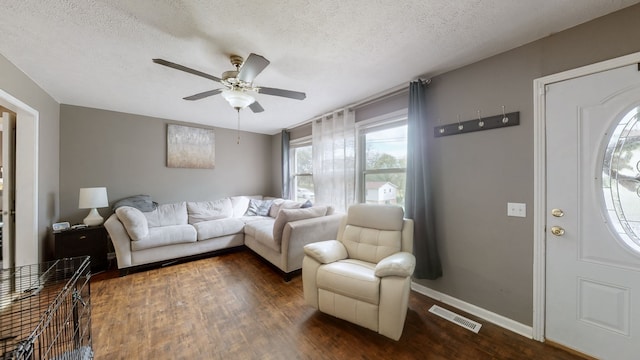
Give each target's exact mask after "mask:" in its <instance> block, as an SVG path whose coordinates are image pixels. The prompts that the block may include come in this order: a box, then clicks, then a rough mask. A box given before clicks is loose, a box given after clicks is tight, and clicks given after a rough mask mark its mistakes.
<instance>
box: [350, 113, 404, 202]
mask: <svg viewBox="0 0 640 360" xmlns="http://www.w3.org/2000/svg"><path fill="white" fill-rule="evenodd" d="M407 120H408V110H407V109H403V110H399V111H395V112H393V113H390V114H386V115H383V116H378V117H376V118H372V119H368V120H364V121H360V122H358V123H356V131H357V145H356V146H357V147H356V154H357V155H356V171H357V175H356V200H357V201H358V202H359V203H366V201H367V199H366V197H367V189H366V181H365V179H366V176H367V175H373V174H395V173H402V172H403V173H404V174H405V181H406V174H407V168H406V166H405V167H404V168H386V169H367V144H366V135H367V134H368V133H371V132H376V131H381V130H385V129H391V128H395V127H399V126H405V125H407ZM407 152H408V149H407ZM405 186H406V183H405Z"/></svg>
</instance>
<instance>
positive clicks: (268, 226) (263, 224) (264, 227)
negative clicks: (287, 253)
mask: <svg viewBox="0 0 640 360" xmlns="http://www.w3.org/2000/svg"><path fill="white" fill-rule="evenodd" d="M274 222H275V220H274V219H273V218H264V219H263V220H261V221H252V222H249V223H247V224H246V225H245V226H244V233H245V236H250V237H252V238H254V239H255V240H256V241H257V242H259V243H261V244H263V245H265V246H268V247H269V248H271V249H273V250H275V251H277V252H280V242H278V243H276V242H275V241H274V240H273V223H274Z"/></svg>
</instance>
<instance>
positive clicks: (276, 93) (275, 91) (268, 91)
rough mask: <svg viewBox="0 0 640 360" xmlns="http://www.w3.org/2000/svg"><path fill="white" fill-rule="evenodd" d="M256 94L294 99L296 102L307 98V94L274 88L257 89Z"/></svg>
mask: <svg viewBox="0 0 640 360" xmlns="http://www.w3.org/2000/svg"><path fill="white" fill-rule="evenodd" d="M258 93H260V94H267V95H274V96H282V97H286V98H290V99H296V100H304V99H305V98H306V97H307V94H305V93H303V92H299V91H291V90H283V89H276V88H270V87H259V88H258Z"/></svg>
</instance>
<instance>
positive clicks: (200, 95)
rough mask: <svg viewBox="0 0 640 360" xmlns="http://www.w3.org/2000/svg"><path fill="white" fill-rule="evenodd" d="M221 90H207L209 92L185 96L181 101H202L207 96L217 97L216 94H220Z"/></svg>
mask: <svg viewBox="0 0 640 360" xmlns="http://www.w3.org/2000/svg"><path fill="white" fill-rule="evenodd" d="M222 90H223V89H215V90H209V91H205V92H201V93H199V94H195V95H191V96H187V97H185V98H183V99H185V100H200V99H204V98H206V97H209V96H213V95H218V94H220V93H221V92H222Z"/></svg>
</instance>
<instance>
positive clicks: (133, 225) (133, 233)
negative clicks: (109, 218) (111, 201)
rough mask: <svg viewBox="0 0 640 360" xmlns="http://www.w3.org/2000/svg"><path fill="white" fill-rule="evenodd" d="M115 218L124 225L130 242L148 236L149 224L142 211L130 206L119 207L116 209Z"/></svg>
mask: <svg viewBox="0 0 640 360" xmlns="http://www.w3.org/2000/svg"><path fill="white" fill-rule="evenodd" d="M116 216H118V219H120V222H121V223H122V225H124V228H125V230H127V234H129V237H130V238H131V240H140V239H144V238H145V237H147V236H148V235H149V224H148V223H147V218H146V216H144V214H143V213H142V211H140V210H138V209H136V208H134V207H131V206H121V207H119V208H117V209H116Z"/></svg>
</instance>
